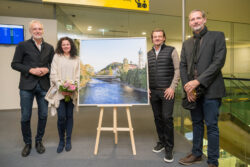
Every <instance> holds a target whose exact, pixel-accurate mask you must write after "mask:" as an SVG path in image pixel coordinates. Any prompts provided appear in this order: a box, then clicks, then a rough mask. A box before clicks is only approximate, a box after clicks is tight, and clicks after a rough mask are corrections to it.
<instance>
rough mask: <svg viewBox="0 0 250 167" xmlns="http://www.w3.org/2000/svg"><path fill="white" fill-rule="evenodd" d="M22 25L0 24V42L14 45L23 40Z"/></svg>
mask: <svg viewBox="0 0 250 167" xmlns="http://www.w3.org/2000/svg"><path fill="white" fill-rule="evenodd" d="M23 30H24V27H23V25H10V24H0V44H3V45H16V44H18V43H19V42H21V41H23V40H24V31H23Z"/></svg>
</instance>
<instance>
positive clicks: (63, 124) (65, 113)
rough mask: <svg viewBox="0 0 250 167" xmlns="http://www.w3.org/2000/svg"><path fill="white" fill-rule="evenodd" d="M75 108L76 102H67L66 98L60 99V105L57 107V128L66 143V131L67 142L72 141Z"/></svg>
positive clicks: (61, 140)
mask: <svg viewBox="0 0 250 167" xmlns="http://www.w3.org/2000/svg"><path fill="white" fill-rule="evenodd" d="M73 109H74V104H73V103H72V100H70V101H69V102H65V101H64V99H63V100H60V105H59V107H58V108H57V115H58V120H57V128H58V134H59V139H60V142H61V143H65V133H66V142H67V143H70V142H71V134H72V129H73Z"/></svg>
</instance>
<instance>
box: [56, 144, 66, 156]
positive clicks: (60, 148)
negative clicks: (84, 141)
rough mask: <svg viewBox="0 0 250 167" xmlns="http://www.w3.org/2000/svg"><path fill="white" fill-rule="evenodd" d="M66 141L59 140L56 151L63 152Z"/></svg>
mask: <svg viewBox="0 0 250 167" xmlns="http://www.w3.org/2000/svg"><path fill="white" fill-rule="evenodd" d="M64 145H65V144H64V142H59V144H58V147H57V150H56V152H57V153H61V152H62V151H63V149H64Z"/></svg>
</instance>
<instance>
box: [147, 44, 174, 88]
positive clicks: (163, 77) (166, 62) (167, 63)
mask: <svg viewBox="0 0 250 167" xmlns="http://www.w3.org/2000/svg"><path fill="white" fill-rule="evenodd" d="M173 50H174V47H171V46H167V45H165V44H163V45H162V46H161V50H160V52H159V54H158V56H157V59H156V56H155V50H154V48H153V49H151V50H150V51H149V52H148V71H149V87H150V89H156V88H168V87H169V86H170V85H171V83H172V80H173V78H174V64H173V60H172V52H173Z"/></svg>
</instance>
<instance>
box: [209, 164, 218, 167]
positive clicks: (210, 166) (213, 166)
mask: <svg viewBox="0 0 250 167" xmlns="http://www.w3.org/2000/svg"><path fill="white" fill-rule="evenodd" d="M208 167H217V166H216V165H214V164H208Z"/></svg>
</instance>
